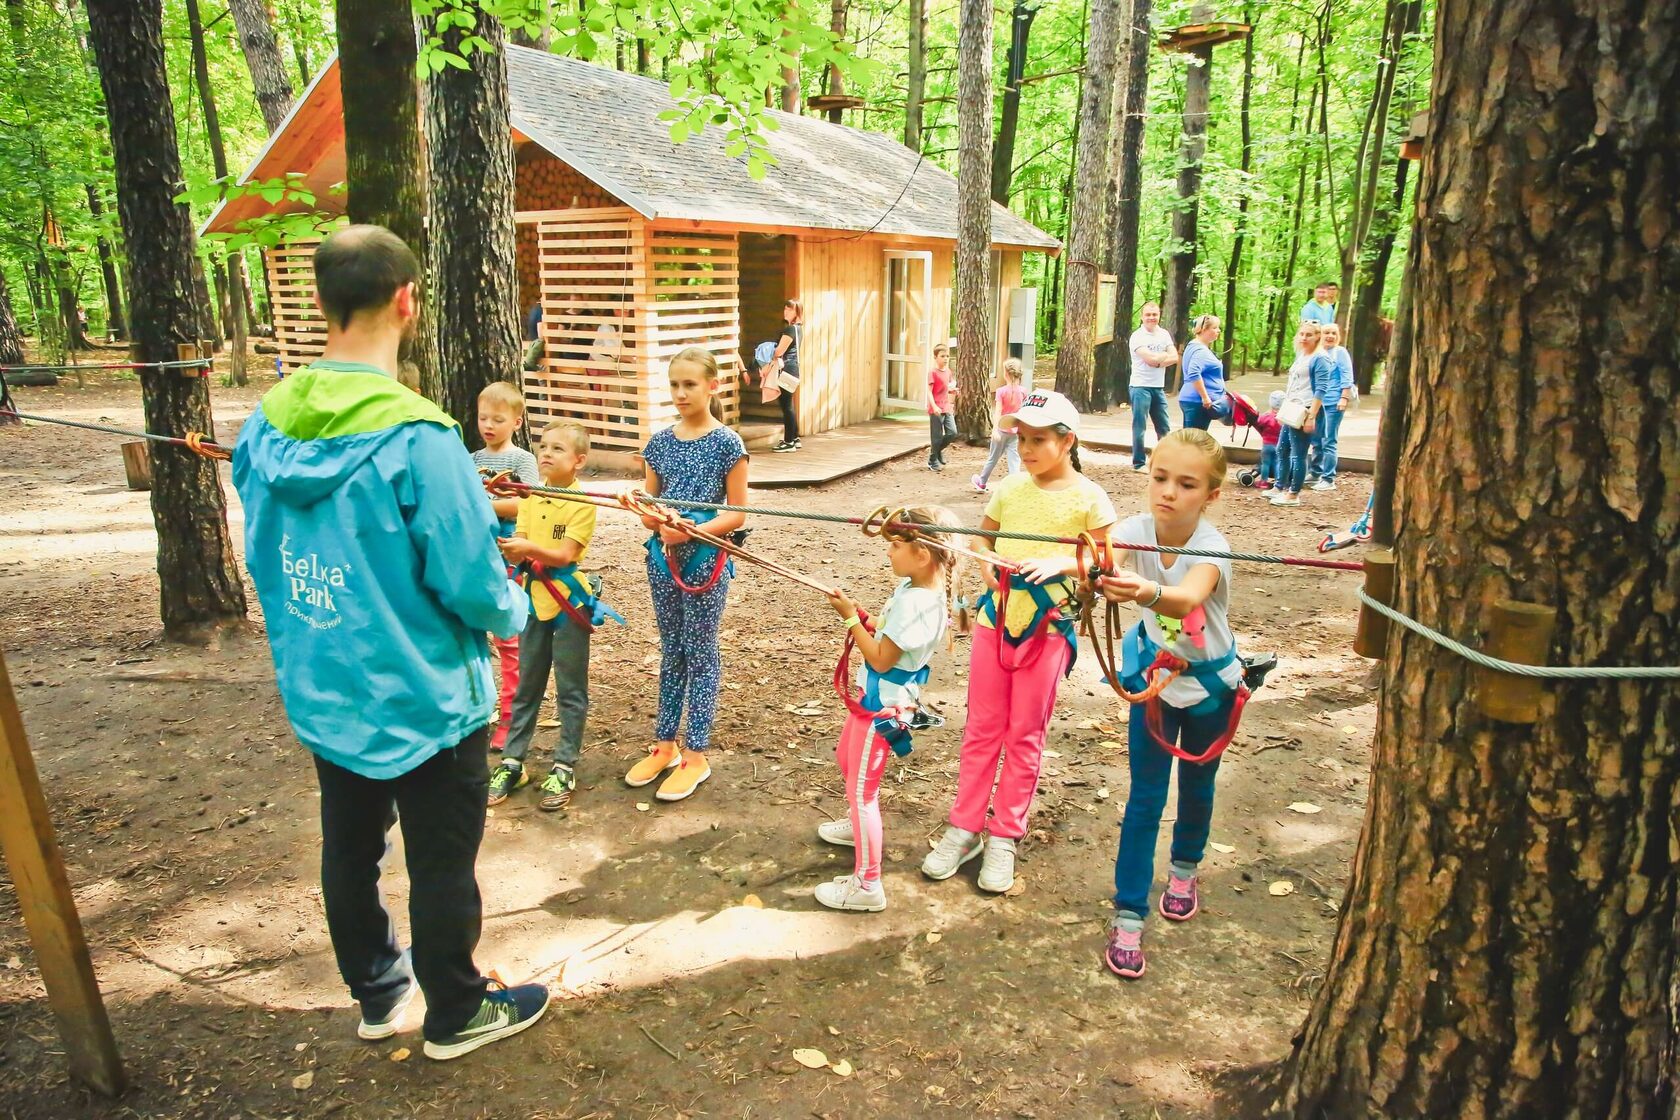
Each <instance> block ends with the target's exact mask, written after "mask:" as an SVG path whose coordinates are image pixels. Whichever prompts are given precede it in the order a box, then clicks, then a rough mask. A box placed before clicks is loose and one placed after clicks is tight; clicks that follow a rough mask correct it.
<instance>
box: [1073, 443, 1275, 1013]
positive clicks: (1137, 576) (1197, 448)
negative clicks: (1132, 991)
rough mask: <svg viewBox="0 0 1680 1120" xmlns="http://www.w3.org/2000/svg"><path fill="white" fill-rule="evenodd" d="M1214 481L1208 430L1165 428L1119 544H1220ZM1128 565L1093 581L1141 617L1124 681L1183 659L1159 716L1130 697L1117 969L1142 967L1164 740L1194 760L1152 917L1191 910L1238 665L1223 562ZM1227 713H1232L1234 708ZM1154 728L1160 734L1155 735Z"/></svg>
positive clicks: (1170, 560) (1159, 560)
mask: <svg viewBox="0 0 1680 1120" xmlns="http://www.w3.org/2000/svg"><path fill="white" fill-rule="evenodd" d="M1224 481H1225V451H1224V449H1223V448H1222V447H1220V445H1219V441H1217V440H1215V439H1214V438H1213V437H1212V436H1210V435H1208V433H1207V432H1204V431H1198V430H1195V429H1188V430H1182V431H1175V432H1173V433H1171V434H1170V435H1168V436H1167V438H1165V439H1163V440H1162V441H1161V442H1160V443H1159V444H1157V445H1156V447H1155V451H1154V453H1153V454H1152V455H1150V457H1149V512H1148V513H1140V514H1138V515H1137V516H1135V517H1131V518H1128V519H1126V520H1125V521H1122V522H1121V523H1120V525H1119V527H1118V529H1117V530H1116V532H1115V533H1114V536H1113V539H1114V541H1115V542H1116V543H1118V544H1139V545H1165V546H1167V547H1170V548H1194V549H1205V550H1207V551H1211V552H1229V551H1230V544H1229V543H1228V542H1227V541H1226V540H1225V537H1224V535H1223V534H1221V533H1220V532H1219V530H1218V529H1215V528H1214V527H1213V524H1212V523H1211V522H1209V521H1208V520H1206V518H1205V517H1204V516H1203V513H1204V511H1205V510H1206V509H1207V507H1208V506H1209V505H1210V504H1211V503H1213V502H1215V501H1217V500H1218V498H1219V488H1220V486H1221V485H1222V484H1223V483H1224ZM1131 556H1132V557H1133V563H1134V567H1135V570H1134V571H1130V572H1119V573H1117V574H1115V575H1111V576H1104V577H1103V578H1102V579H1101V580H1100V581H1099V587H1100V589H1101V591H1102V593H1103V595H1104V596H1105V597H1106V598H1108V599H1109V600H1110V601H1111V602H1117V603H1136V604H1137V605H1138V606H1140V607H1143V608H1144V612H1143V621H1142V622H1141V623H1139V624H1138V626H1137V627H1135V628H1133V629H1132V630H1131V631H1129V632H1128V633H1127V635H1126V656H1125V663H1126V669H1125V670H1124V672H1123V677H1124V683H1125V687H1126V688H1127V689H1128V690H1131V691H1135V692H1142V691H1143V688H1144V685H1145V679H1144V672H1145V670H1147V669H1148V667H1149V666H1150V664H1151V662H1152V661H1153V660H1154V659H1155V657H1156V655H1157V654H1158V653H1160V651H1162V650H1166V651H1168V652H1169V653H1171V654H1174V655H1176V656H1177V657H1178V658H1180V659H1182V660H1183V661H1184V662H1187V663H1188V667H1187V668H1185V669H1183V670H1182V671H1181V672H1180V674H1179V675H1178V676H1177V677H1176V678H1174V679H1173V680H1172V682H1171V683H1170V684H1168V685H1167V686H1166V687H1165V688H1164V689H1162V690H1161V692H1160V696H1159V702H1158V705H1157V706H1156V709H1157V711H1158V713H1159V717H1160V721H1159V724H1158V725H1157V726H1156V727H1155V728H1153V729H1152V728H1151V727H1150V721H1149V718H1148V713H1149V705H1146V704H1133V705H1132V713H1131V725H1130V733H1129V735H1128V738H1127V754H1128V757H1129V761H1130V767H1131V778H1132V786H1131V791H1130V792H1129V793H1128V794H1127V797H1126V814H1125V816H1124V817H1123V818H1122V820H1121V824H1120V849H1119V852H1118V854H1117V855H1116V856H1115V860H1114V908H1115V910H1116V911H1117V912H1118V913H1117V914H1116V915H1115V917H1114V920H1113V921H1112V922H1111V923H1110V925H1109V931H1108V947H1107V950H1106V952H1105V953H1104V960H1105V961H1106V963H1107V964H1108V967H1109V968H1110V969H1111V970H1112V971H1113V972H1114V973H1116V974H1117V975H1119V976H1122V977H1125V978H1126V979H1128V980H1130V979H1136V978H1137V977H1139V976H1142V975H1143V970H1144V960H1143V919H1144V915H1146V914H1147V913H1148V912H1149V891H1150V887H1151V886H1152V885H1153V883H1154V879H1155V840H1156V835H1157V833H1158V832H1159V831H1160V827H1161V812H1162V810H1163V809H1165V807H1166V803H1167V786H1168V784H1169V783H1170V781H1171V779H1172V771H1173V754H1172V753H1169V751H1168V750H1167V749H1166V748H1165V747H1163V746H1162V745H1161V744H1162V743H1163V742H1165V743H1169V744H1172V745H1174V746H1175V747H1176V748H1177V749H1178V750H1179V751H1182V752H1184V754H1187V755H1190V756H1193V757H1202V756H1207V755H1211V756H1212V757H1209V758H1208V760H1207V761H1205V762H1195V761H1190V760H1188V759H1186V758H1184V757H1180V758H1179V760H1178V818H1177V820H1176V821H1175V823H1174V824H1173V841H1172V866H1171V870H1170V871H1169V873H1168V879H1167V889H1166V892H1165V893H1164V894H1162V895H1161V900H1160V910H1161V916H1162V917H1164V918H1168V919H1170V920H1172V921H1178V922H1183V921H1188V920H1189V919H1190V918H1193V917H1195V915H1196V911H1197V910H1198V909H1199V908H1200V905H1199V900H1198V894H1197V889H1196V867H1197V865H1198V864H1200V863H1201V860H1202V854H1203V850H1204V848H1205V847H1206V846H1207V838H1208V828H1209V825H1210V823H1211V821H1212V818H1213V783H1214V777H1215V775H1217V774H1218V772H1219V755H1218V752H1217V751H1215V750H1212V749H1211V748H1213V747H1215V746H1216V745H1218V744H1219V743H1220V740H1221V738H1222V737H1226V741H1227V742H1228V741H1229V740H1228V736H1229V734H1230V731H1231V729H1232V726H1233V715H1234V714H1240V709H1236V704H1237V697H1238V692H1239V689H1241V687H1242V683H1243V666H1242V663H1241V662H1240V661H1239V660H1238V658H1237V650H1236V639H1235V637H1234V636H1233V635H1232V633H1231V624H1230V618H1229V608H1230V600H1231V562H1230V561H1229V560H1211V559H1202V558H1200V557H1191V556H1179V555H1169V554H1164V553H1158V552H1134V553H1131ZM1234 710H1235V711H1234ZM1157 735H1159V740H1158V739H1157Z"/></svg>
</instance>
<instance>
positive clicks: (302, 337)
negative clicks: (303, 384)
mask: <svg viewBox="0 0 1680 1120" xmlns="http://www.w3.org/2000/svg"><path fill="white" fill-rule="evenodd" d="M319 244H320V239H319V238H311V239H307V240H305V239H298V240H295V241H288V242H286V243H285V244H284V245H281V246H279V247H278V248H274V249H270V250H268V252H267V253H266V254H265V256H266V257H267V259H268V290H269V291H270V292H271V293H272V294H273V296H274V346H275V349H276V350H278V351H279V359H280V372H281V373H282V374H285V375H290V374H293V373H296V372H297V371H298V370H300V369H302V368H303V367H304V366H306V365H308V364H309V363H310V362H313V361H314V360H315V359H316V358H318V357H320V356H321V351H322V350H323V349H325V348H326V345H327V321H326V320H325V319H323V318H322V317H321V313H320V312H319V311H317V310H316V309H315V264H314V256H315V246H317V245H319Z"/></svg>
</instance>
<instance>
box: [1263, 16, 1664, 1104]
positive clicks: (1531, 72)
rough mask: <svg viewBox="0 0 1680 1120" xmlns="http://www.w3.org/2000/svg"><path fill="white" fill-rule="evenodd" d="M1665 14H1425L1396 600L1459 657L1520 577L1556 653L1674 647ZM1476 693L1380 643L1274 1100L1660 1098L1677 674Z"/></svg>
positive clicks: (1427, 650) (1630, 655)
mask: <svg viewBox="0 0 1680 1120" xmlns="http://www.w3.org/2000/svg"><path fill="white" fill-rule="evenodd" d="M1677 16H1680V12H1677V11H1676V8H1675V5H1674V4H1673V3H1672V2H1656V0H1552V2H1549V3H1540V2H1537V0H1507V2H1506V3H1503V4H1481V3H1472V2H1470V0H1446V2H1444V3H1442V4H1441V6H1440V8H1439V9H1438V31H1437V42H1436V51H1435V74H1434V91H1433V98H1432V112H1431V125H1430V131H1429V136H1428V139H1427V140H1426V142H1425V150H1424V158H1423V162H1422V166H1421V171H1420V178H1419V186H1418V211H1419V214H1420V217H1421V222H1422V226H1421V231H1422V237H1421V242H1420V246H1421V253H1420V255H1419V257H1418V259H1417V262H1416V264H1417V274H1416V288H1415V297H1414V306H1413V308H1412V319H1413V328H1414V330H1415V333H1416V339H1415V345H1414V348H1413V351H1412V357H1411V364H1410V378H1411V394H1410V404H1409V408H1408V415H1407V417H1406V424H1407V435H1406V438H1405V441H1404V450H1403V453H1402V461H1401V469H1400V472H1399V477H1398V479H1397V485H1396V498H1397V506H1398V516H1397V518H1396V521H1397V532H1396V538H1395V545H1396V549H1395V551H1396V560H1397V571H1396V584H1397V588H1398V595H1397V600H1396V606H1397V607H1398V608H1399V609H1400V610H1402V611H1404V612H1406V613H1407V614H1409V615H1411V616H1413V617H1415V618H1418V619H1420V620H1421V621H1423V622H1424V623H1427V624H1429V625H1431V626H1433V627H1435V628H1436V629H1438V630H1442V631H1445V632H1448V633H1450V634H1452V635H1454V636H1455V637H1459V638H1461V639H1464V640H1468V642H1469V643H1470V644H1472V645H1478V646H1480V645H1485V644H1486V640H1487V638H1486V633H1485V630H1484V627H1485V624H1486V620H1487V616H1488V611H1489V608H1490V606H1491V605H1492V604H1493V602H1494V601H1495V600H1497V599H1499V598H1502V597H1511V598H1515V599H1520V600H1525V601H1529V602H1536V603H1540V604H1543V605H1545V606H1548V607H1551V608H1554V609H1555V610H1556V611H1557V627H1556V637H1555V638H1554V640H1553V642H1552V648H1551V649H1550V650H1549V651H1548V660H1549V661H1550V662H1551V663H1553V664H1574V665H1587V664H1594V663H1597V664H1614V665H1658V666H1672V665H1675V664H1677V663H1680V610H1677V609H1676V604H1677V603H1680V486H1677V485H1676V479H1677V478H1680V461H1677V460H1676V454H1677V452H1676V449H1677V448H1680V418H1677V414H1676V412H1675V409H1674V401H1675V399H1676V398H1677V397H1680V352H1677V351H1676V348H1675V343H1674V324H1675V323H1676V321H1680V284H1677V283H1676V282H1675V271H1674V269H1675V264H1674V262H1675V261H1677V260H1680V192H1677V191H1676V190H1675V182H1676V166H1677V159H1676V153H1677V152H1680V115H1677V114H1676V113H1675V112H1674V106H1675V105H1677V104H1680V67H1677V66H1676V64H1675V60H1676V58H1680V19H1677ZM1490 71H1491V72H1492V73H1495V74H1497V75H1498V80H1497V81H1496V82H1493V83H1491V84H1490V82H1489V79H1488V75H1489V73H1490ZM1490 402H1498V403H1497V406H1495V405H1494V404H1492V403H1490ZM1476 691H1477V686H1476V684H1475V678H1474V676H1473V673H1472V670H1471V667H1470V665H1469V664H1468V663H1466V662H1465V661H1464V660H1462V659H1460V658H1458V657H1457V656H1455V655H1453V654H1451V653H1448V652H1446V651H1445V650H1442V649H1440V648H1438V647H1437V646H1435V645H1433V644H1431V643H1429V642H1426V641H1424V640H1422V639H1419V638H1416V637H1413V636H1412V635H1410V634H1409V633H1406V632H1404V631H1402V630H1400V629H1399V628H1398V627H1396V628H1394V630H1393V631H1392V632H1391V634H1390V637H1389V641H1388V648H1387V660H1386V661H1385V662H1384V665H1383V688H1382V696H1381V701H1380V708H1379V717H1378V727H1377V738H1376V747H1375V757H1374V761H1373V772H1372V781H1371V792H1370V800H1369V804H1368V806H1367V809H1366V819H1365V829H1364V833H1363V835H1362V837H1361V840H1360V845H1359V850H1358V852H1357V854H1356V856H1355V858H1354V866H1353V875H1352V881H1351V883H1350V885H1349V888H1348V893H1347V898H1346V900H1345V902H1344V903H1343V905H1342V911H1341V912H1342V918H1341V924H1340V928H1339V929H1338V931H1337V935H1336V940H1335V947H1334V949H1333V952H1332V957H1331V961H1330V964H1329V967H1328V971H1327V974H1326V977H1325V980H1324V983H1323V986H1322V987H1321V988H1320V990H1319V992H1318V994H1317V997H1316V999H1315V1000H1314V1004H1313V1008H1312V1011H1311V1012H1310V1014H1309V1016H1308V1019H1307V1023H1306V1027H1305V1029H1304V1032H1303V1035H1302V1038H1301V1041H1300V1043H1299V1046H1298V1048H1297V1051H1296V1053H1295V1056H1294V1058H1293V1059H1292V1062H1291V1065H1290V1067H1289V1069H1288V1070H1287V1076H1286V1079H1285V1085H1284V1093H1283V1096H1282V1100H1281V1103H1280V1105H1279V1111H1280V1112H1282V1113H1285V1114H1287V1115H1291V1116H1295V1117H1301V1118H1306V1117H1314V1118H1316V1117H1321V1116H1336V1117H1344V1116H1346V1117H1363V1116H1385V1117H1391V1116H1420V1117H1421V1116H1428V1117H1431V1118H1433V1120H1451V1118H1453V1117H1477V1118H1486V1120H1502V1118H1507V1117H1509V1118H1516V1117H1523V1118H1525V1120H1526V1118H1542V1120H1543V1118H1547V1117H1594V1118H1622V1117H1629V1118H1631V1117H1661V1118H1668V1117H1672V1116H1674V1115H1676V1111H1677V1110H1680V1067H1677V1064H1676V1055H1677V1053H1680V1015H1677V1012H1680V961H1677V954H1680V937H1677V936H1676V932H1677V928H1680V927H1677V919H1680V880H1677V876H1676V864H1677V862H1680V854H1677V848H1680V827H1677V820H1680V749H1677V746H1680V744H1677V739H1676V729H1677V728H1680V688H1677V687H1676V686H1675V682H1674V681H1672V680H1668V681H1656V680H1652V681H1631V680H1629V681H1607V680H1594V681H1582V682H1568V683H1563V682H1549V683H1548V685H1547V687H1546V688H1545V691H1544V699H1543V701H1542V705H1541V718H1540V720H1539V722H1537V723H1536V724H1534V725H1533V726H1519V725H1512V724H1502V723H1495V722H1492V721H1490V720H1488V719H1487V718H1485V717H1483V716H1482V715H1480V714H1479V713H1478V710H1477V708H1476V706H1475V703H1474V700H1473V697H1474V695H1475V694H1476Z"/></svg>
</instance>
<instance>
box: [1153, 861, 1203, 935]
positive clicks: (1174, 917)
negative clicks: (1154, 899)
mask: <svg viewBox="0 0 1680 1120" xmlns="http://www.w3.org/2000/svg"><path fill="white" fill-rule="evenodd" d="M1201 908H1202V904H1201V896H1200V895H1198V894H1197V893H1196V877H1195V876H1194V875H1192V876H1190V877H1189V878H1188V879H1180V878H1179V877H1178V876H1177V875H1174V874H1172V873H1171V872H1170V871H1169V872H1168V873H1167V889H1166V890H1165V891H1164V892H1162V894H1161V917H1163V918H1166V919H1167V920H1168V921H1173V922H1188V921H1189V920H1190V919H1191V918H1194V917H1195V916H1196V912H1197V911H1198V910H1200V909H1201Z"/></svg>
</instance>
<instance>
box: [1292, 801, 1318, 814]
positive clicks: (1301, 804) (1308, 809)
mask: <svg viewBox="0 0 1680 1120" xmlns="http://www.w3.org/2000/svg"><path fill="white" fill-rule="evenodd" d="M1289 808H1290V809H1292V810H1293V811H1295V812H1297V813H1305V814H1307V815H1308V816H1311V815H1312V814H1314V813H1322V812H1323V811H1324V810H1323V809H1321V808H1319V807H1318V806H1317V805H1314V804H1313V803H1312V802H1311V801H1292V802H1290V803H1289Z"/></svg>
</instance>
